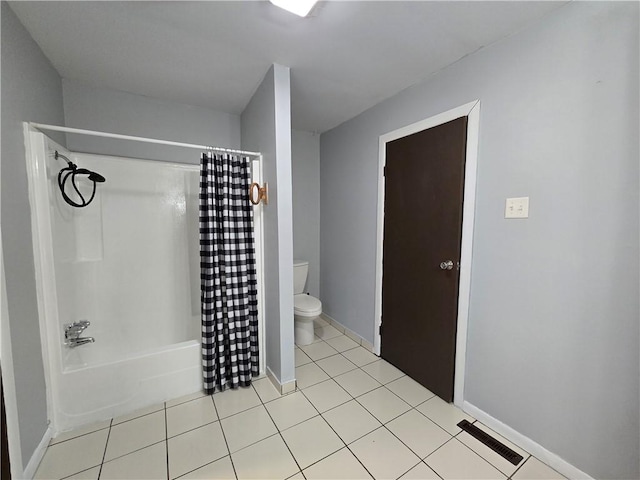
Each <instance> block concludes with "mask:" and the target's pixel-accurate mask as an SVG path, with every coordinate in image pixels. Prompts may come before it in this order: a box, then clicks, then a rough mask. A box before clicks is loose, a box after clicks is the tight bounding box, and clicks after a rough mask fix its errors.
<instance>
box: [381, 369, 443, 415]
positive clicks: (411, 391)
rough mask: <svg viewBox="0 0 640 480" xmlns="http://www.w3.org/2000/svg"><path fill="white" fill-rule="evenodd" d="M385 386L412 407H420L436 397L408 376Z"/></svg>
mask: <svg viewBox="0 0 640 480" xmlns="http://www.w3.org/2000/svg"><path fill="white" fill-rule="evenodd" d="M385 386H386V387H387V388H388V389H389V390H391V391H392V392H393V393H395V394H396V395H398V396H399V397H400V398H401V399H403V400H404V401H405V402H407V403H408V404H409V405H411V406H412V407H415V406H416V405H420V404H421V403H422V402H426V401H427V400H429V399H430V398H432V397H433V396H434V394H433V393H432V392H431V391H430V390H428V389H426V388H424V387H423V386H422V385H420V384H419V383H418V382H416V381H415V380H413V379H412V378H410V377H408V376H407V375H405V376H404V377H400V378H398V379H397V380H394V381H393V382H389V383H387V384H386V385H385Z"/></svg>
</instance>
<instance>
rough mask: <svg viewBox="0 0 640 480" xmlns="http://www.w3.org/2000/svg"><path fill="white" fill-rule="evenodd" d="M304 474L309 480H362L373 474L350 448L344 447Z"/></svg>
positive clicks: (312, 466)
mask: <svg viewBox="0 0 640 480" xmlns="http://www.w3.org/2000/svg"><path fill="white" fill-rule="evenodd" d="M304 476H305V477H306V478H307V480H324V479H327V480H333V479H336V480H337V479H349V480H360V479H370V478H371V475H369V474H368V473H367V471H366V470H365V468H364V467H363V466H362V464H361V463H360V462H359V461H358V459H357V458H356V457H354V456H353V454H352V453H351V452H350V451H349V449H348V448H343V449H342V450H339V451H337V452H336V453H334V454H332V455H331V456H329V457H327V458H325V459H323V460H320V461H319V462H318V463H316V464H314V465H311V466H310V467H309V468H307V469H306V470H305V471H304Z"/></svg>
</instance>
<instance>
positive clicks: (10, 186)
mask: <svg viewBox="0 0 640 480" xmlns="http://www.w3.org/2000/svg"><path fill="white" fill-rule="evenodd" d="M1 8H2V10H1V16H2V51H1V52H0V55H1V57H2V65H1V66H2V92H1V94H2V98H1V100H2V188H1V192H2V193H1V194H2V202H1V203H2V244H3V249H4V265H5V273H6V282H7V303H8V307H9V308H8V310H9V318H10V322H11V342H12V345H13V349H12V350H13V366H14V371H15V384H16V396H17V402H18V416H19V425H20V444H21V449H22V461H23V464H24V465H25V466H26V465H27V463H28V462H29V460H30V458H31V455H32V454H33V452H34V451H35V448H36V447H37V446H38V444H39V443H40V441H41V440H42V436H43V435H44V432H45V431H46V429H47V404H46V394H45V383H44V369H43V364H42V351H41V347H40V328H39V325H38V303H37V297H36V285H35V274H34V263H33V243H32V240H31V211H30V209H29V191H28V186H27V172H26V163H25V153H24V137H23V133H22V122H23V121H34V122H42V123H55V124H58V125H62V124H63V123H64V115H63V109H62V84H61V81H60V76H59V75H58V73H57V72H56V70H55V69H54V68H53V66H52V65H51V63H49V60H47V58H46V57H45V56H44V54H43V53H42V51H41V50H40V48H39V47H38V46H37V45H36V43H35V42H34V41H33V39H32V38H31V36H30V35H29V34H28V33H27V31H26V30H25V29H24V27H23V26H22V24H21V23H20V21H19V20H18V18H17V17H16V16H15V14H14V13H13V12H12V11H11V9H10V8H9V6H8V5H7V3H6V2H2V6H1ZM53 137H54V138H55V140H56V141H58V142H60V143H63V144H64V138H61V137H60V136H56V135H54V136H53ZM4 354H5V352H3V355H4Z"/></svg>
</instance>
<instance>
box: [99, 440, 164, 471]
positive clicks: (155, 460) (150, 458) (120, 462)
mask: <svg viewBox="0 0 640 480" xmlns="http://www.w3.org/2000/svg"><path fill="white" fill-rule="evenodd" d="M100 478H101V479H102V480H109V479H123V480H127V479H131V478H136V479H147V478H148V479H158V478H167V446H166V443H165V442H160V443H156V444H155V445H151V446H150V447H146V448H143V449H142V450H137V451H136V452H133V453H130V454H128V455H125V456H123V457H119V458H116V459H115V460H112V461H110V462H107V463H105V464H104V465H102V472H100Z"/></svg>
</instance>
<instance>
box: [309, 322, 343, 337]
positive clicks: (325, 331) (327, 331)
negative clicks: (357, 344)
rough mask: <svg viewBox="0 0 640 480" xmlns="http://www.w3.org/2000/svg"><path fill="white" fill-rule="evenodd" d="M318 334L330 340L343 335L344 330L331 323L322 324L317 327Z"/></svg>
mask: <svg viewBox="0 0 640 480" xmlns="http://www.w3.org/2000/svg"><path fill="white" fill-rule="evenodd" d="M315 332H316V335H317V336H319V337H320V338H321V339H323V340H328V339H329V338H334V337H339V336H340V335H342V332H341V331H340V330H338V329H337V328H334V327H332V326H331V325H324V326H320V327H318V328H316V329H315Z"/></svg>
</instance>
